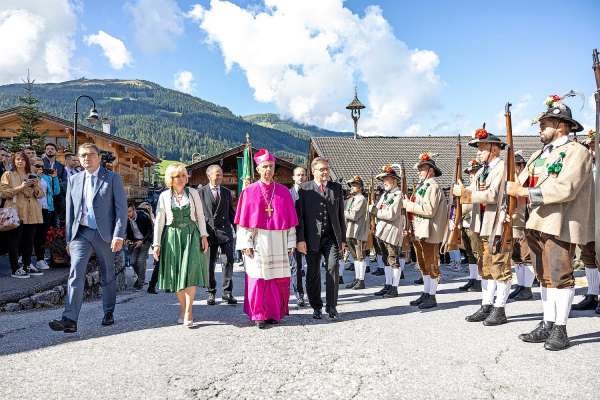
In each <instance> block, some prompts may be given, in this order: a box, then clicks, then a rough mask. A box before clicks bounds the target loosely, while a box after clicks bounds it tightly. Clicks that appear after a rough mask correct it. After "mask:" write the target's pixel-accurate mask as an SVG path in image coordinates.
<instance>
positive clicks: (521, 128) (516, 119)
mask: <svg viewBox="0 0 600 400" xmlns="http://www.w3.org/2000/svg"><path fill="white" fill-rule="evenodd" d="M511 104H512V106H511V108H510V114H511V120H512V131H513V135H536V134H537V128H536V126H534V125H532V124H531V121H532V120H533V119H534V118H535V117H536V116H537V115H538V114H539V113H540V111H542V110H543V109H544V108H545V106H544V104H543V99H541V100H540V101H536V99H534V97H533V96H532V95H531V94H529V93H526V94H524V95H522V96H521V97H520V98H519V99H518V100H517V101H516V102H515V103H511ZM504 114H505V110H504V109H503V110H501V111H498V113H497V114H496V118H497V124H496V129H497V131H496V132H493V133H495V134H498V135H505V134H506V118H505V116H504Z"/></svg>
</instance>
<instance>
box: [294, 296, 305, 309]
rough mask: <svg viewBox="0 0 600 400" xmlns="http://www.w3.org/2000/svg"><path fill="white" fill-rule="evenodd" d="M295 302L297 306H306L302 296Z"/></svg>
mask: <svg viewBox="0 0 600 400" xmlns="http://www.w3.org/2000/svg"><path fill="white" fill-rule="evenodd" d="M296 304H297V305H298V307H306V301H304V297H300V298H299V299H298V301H297V302H296Z"/></svg>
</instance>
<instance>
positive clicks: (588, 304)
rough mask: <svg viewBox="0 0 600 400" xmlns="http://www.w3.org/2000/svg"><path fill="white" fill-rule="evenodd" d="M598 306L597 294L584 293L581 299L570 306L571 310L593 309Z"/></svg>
mask: <svg viewBox="0 0 600 400" xmlns="http://www.w3.org/2000/svg"><path fill="white" fill-rule="evenodd" d="M596 307H598V296H596V295H595V294H586V295H585V297H584V298H583V300H581V301H580V302H579V303H577V304H573V305H572V306H571V309H572V310H594V309H596Z"/></svg>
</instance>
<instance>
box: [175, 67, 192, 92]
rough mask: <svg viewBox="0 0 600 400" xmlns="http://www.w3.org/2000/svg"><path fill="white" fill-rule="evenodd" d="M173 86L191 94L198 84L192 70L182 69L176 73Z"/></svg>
mask: <svg viewBox="0 0 600 400" xmlns="http://www.w3.org/2000/svg"><path fill="white" fill-rule="evenodd" d="M173 86H174V87H175V89H177V90H179V91H180V92H184V93H190V94H191V93H192V91H193V90H194V89H195V86H196V85H195V83H194V75H193V74H192V73H191V72H190V71H180V72H178V73H176V74H175V78H174V81H173Z"/></svg>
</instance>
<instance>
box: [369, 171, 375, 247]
mask: <svg viewBox="0 0 600 400" xmlns="http://www.w3.org/2000/svg"><path fill="white" fill-rule="evenodd" d="M370 186H371V187H370V190H369V201H368V206H367V213H368V214H369V236H367V250H371V249H372V248H373V241H374V238H375V227H376V225H377V223H376V221H375V216H374V215H373V214H372V213H371V211H370V207H371V204H373V200H374V199H375V178H374V177H373V175H371V182H370Z"/></svg>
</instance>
